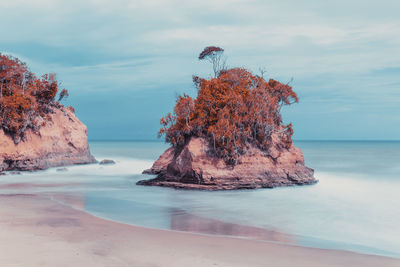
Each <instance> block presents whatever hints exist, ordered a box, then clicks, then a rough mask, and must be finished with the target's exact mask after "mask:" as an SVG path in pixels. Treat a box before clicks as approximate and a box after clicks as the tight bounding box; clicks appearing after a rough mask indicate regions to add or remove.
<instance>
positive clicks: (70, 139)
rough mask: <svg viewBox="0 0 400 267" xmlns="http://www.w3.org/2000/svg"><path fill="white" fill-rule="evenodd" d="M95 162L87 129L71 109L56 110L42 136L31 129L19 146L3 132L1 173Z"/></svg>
mask: <svg viewBox="0 0 400 267" xmlns="http://www.w3.org/2000/svg"><path fill="white" fill-rule="evenodd" d="M95 161H96V160H95V158H94V157H93V156H92V155H91V154H90V150H89V144H88V139H87V130H86V126H85V125H84V124H83V123H82V122H81V121H79V119H78V118H77V117H75V115H74V113H73V112H72V111H71V110H70V109H68V108H65V107H63V106H61V105H60V106H58V107H57V108H54V109H53V112H52V113H51V114H50V120H49V121H46V123H45V125H44V126H42V127H41V128H40V130H39V132H38V133H34V132H32V131H31V130H27V132H26V133H25V139H24V141H22V142H19V143H18V144H15V143H14V141H13V139H12V138H11V137H10V136H8V135H6V134H4V132H3V130H1V129H0V172H1V171H7V170H23V171H31V170H40V169H46V168H49V167H56V166H65V165H72V164H85V163H93V162H95Z"/></svg>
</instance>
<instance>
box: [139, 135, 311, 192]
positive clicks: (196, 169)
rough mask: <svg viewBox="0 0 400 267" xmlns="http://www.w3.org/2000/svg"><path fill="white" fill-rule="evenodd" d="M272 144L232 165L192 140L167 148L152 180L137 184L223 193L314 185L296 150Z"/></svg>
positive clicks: (153, 170)
mask: <svg viewBox="0 0 400 267" xmlns="http://www.w3.org/2000/svg"><path fill="white" fill-rule="evenodd" d="M279 142H280V141H279V139H278V138H277V137H276V136H273V144H274V145H272V146H271V149H270V151H268V152H267V153H265V152H263V151H261V150H260V149H258V148H256V147H250V148H249V149H248V150H247V151H246V153H245V154H244V155H243V156H242V157H241V158H240V161H239V163H238V164H237V165H235V166H230V165H227V164H226V163H225V162H224V160H222V159H219V158H215V157H211V156H209V153H207V151H208V150H209V149H210V148H209V145H208V143H207V141H206V140H205V139H203V138H197V137H192V138H191V139H190V141H189V142H188V143H187V144H186V145H185V146H184V147H183V149H181V150H180V151H176V150H175V149H174V148H172V147H171V148H169V149H167V150H166V151H165V152H164V153H163V154H162V155H161V156H160V158H159V159H158V160H157V161H156V162H155V163H154V165H153V166H152V168H151V169H149V170H145V171H144V172H143V173H146V174H157V177H156V178H155V179H151V180H143V181H139V182H138V184H140V185H158V186H171V187H176V188H188V189H206V190H226V189H251V188H272V187H277V186H289V185H306V184H313V183H315V182H316V179H315V178H314V170H313V169H310V168H308V167H306V166H305V165H304V157H303V154H302V152H301V150H300V149H298V148H296V147H295V146H294V145H291V147H290V148H289V149H286V148H282V147H280V146H279Z"/></svg>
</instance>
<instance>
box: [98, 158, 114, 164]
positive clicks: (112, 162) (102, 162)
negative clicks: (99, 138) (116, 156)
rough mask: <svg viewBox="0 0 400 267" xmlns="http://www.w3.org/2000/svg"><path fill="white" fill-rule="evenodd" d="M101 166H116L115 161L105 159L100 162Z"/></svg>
mask: <svg viewBox="0 0 400 267" xmlns="http://www.w3.org/2000/svg"><path fill="white" fill-rule="evenodd" d="M99 164H100V165H114V164H115V161H113V160H112V159H103V160H102V161H100V162H99Z"/></svg>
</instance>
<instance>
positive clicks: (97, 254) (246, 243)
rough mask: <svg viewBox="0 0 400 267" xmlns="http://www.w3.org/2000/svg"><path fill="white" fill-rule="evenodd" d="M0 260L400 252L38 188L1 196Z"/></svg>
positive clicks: (327, 262) (314, 261) (345, 259)
mask: <svg viewBox="0 0 400 267" xmlns="http://www.w3.org/2000/svg"><path fill="white" fill-rule="evenodd" d="M0 203H1V204H0V218H1V219H0V266H1V267H3V266H4V267H12V266H185V267H186V266H400V260H398V259H392V258H388V257H380V256H372V255H363V254H357V253H352V252H345V251H336V250H324V249H315V248H305V247H298V246H292V245H286V244H276V243H271V242H263V241H257V240H247V239H240V238H230V237H219V236H210V235H201V234H191V233H184V232H177V231H167V230H157V229H148V228H143V227H137V226H131V225H126V224H122V223H117V222H113V221H108V220H104V219H101V218H98V217H95V216H92V215H90V214H88V213H86V212H83V211H80V210H78V209H75V208H71V207H69V206H66V205H63V204H60V203H59V202H58V201H55V200H51V199H49V198H47V197H44V196H37V195H30V194H27V195H1V196H0Z"/></svg>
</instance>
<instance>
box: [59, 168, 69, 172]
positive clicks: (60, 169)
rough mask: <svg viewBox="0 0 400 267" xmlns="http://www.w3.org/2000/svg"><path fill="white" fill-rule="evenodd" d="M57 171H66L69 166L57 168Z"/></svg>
mask: <svg viewBox="0 0 400 267" xmlns="http://www.w3.org/2000/svg"><path fill="white" fill-rule="evenodd" d="M56 171H58V172H66V171H68V169H67V168H57V169H56Z"/></svg>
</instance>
